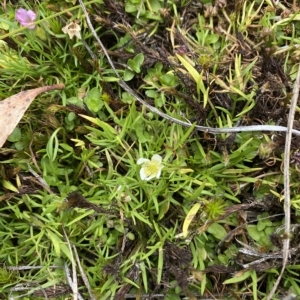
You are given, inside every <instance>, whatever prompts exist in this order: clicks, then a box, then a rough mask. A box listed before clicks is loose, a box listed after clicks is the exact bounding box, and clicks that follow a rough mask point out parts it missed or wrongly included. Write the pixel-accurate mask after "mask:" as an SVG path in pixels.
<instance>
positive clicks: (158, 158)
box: [151, 154, 162, 163]
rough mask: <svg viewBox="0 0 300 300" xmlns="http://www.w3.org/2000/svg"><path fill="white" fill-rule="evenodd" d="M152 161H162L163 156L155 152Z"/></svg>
mask: <svg viewBox="0 0 300 300" xmlns="http://www.w3.org/2000/svg"><path fill="white" fill-rule="evenodd" d="M151 160H152V161H157V162H159V163H161V161H162V157H161V156H160V155H159V154H154V155H153V156H152V158H151Z"/></svg>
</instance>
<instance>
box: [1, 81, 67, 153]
mask: <svg viewBox="0 0 300 300" xmlns="http://www.w3.org/2000/svg"><path fill="white" fill-rule="evenodd" d="M64 87H65V85H64V84H61V83H60V84H54V85H48V86H42V87H39V88H36V89H32V90H28V91H23V92H21V93H18V94H16V95H13V96H11V97H9V98H7V99H5V100H2V101H0V148H1V147H2V146H3V144H4V143H5V141H6V139H7V138H8V136H9V135H10V134H11V133H12V132H13V130H14V129H15V127H16V126H17V125H18V123H19V122H20V120H21V119H22V117H23V115H24V113H25V111H26V110H27V108H28V107H29V105H30V104H31V102H32V101H33V100H34V98H35V97H36V96H38V95H39V94H41V93H44V92H47V91H51V90H62V89H63V88H64Z"/></svg>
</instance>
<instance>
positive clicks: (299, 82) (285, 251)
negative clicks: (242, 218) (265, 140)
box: [266, 64, 300, 300]
mask: <svg viewBox="0 0 300 300" xmlns="http://www.w3.org/2000/svg"><path fill="white" fill-rule="evenodd" d="M299 88H300V64H299V66H298V74H297V78H296V81H295V85H294V89H293V97H292V100H291V107H290V112H289V119H288V127H287V133H286V140H285V148H284V171H283V174H284V215H285V218H284V231H285V235H286V237H285V239H284V240H283V247H282V269H281V272H280V274H279V276H278V278H277V280H276V282H275V284H274V286H273V288H272V290H271V292H270V293H269V295H268V297H267V299H266V300H271V299H272V298H273V296H274V294H275V292H276V290H277V287H278V285H279V283H280V280H281V278H282V276H283V272H284V270H285V267H286V265H287V261H288V258H289V247H290V239H289V234H290V231H291V212H290V206H291V195H290V152H291V139H292V127H293V123H294V116H295V110H296V106H297V101H298V98H299Z"/></svg>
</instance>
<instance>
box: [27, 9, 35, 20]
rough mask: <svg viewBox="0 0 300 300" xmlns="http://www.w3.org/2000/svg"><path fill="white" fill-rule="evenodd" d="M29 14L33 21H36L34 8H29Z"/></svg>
mask: <svg viewBox="0 0 300 300" xmlns="http://www.w3.org/2000/svg"><path fill="white" fill-rule="evenodd" d="M27 16H28V17H29V18H30V20H31V21H34V20H35V18H36V14H35V13H34V12H33V11H32V10H29V11H28V12H27Z"/></svg>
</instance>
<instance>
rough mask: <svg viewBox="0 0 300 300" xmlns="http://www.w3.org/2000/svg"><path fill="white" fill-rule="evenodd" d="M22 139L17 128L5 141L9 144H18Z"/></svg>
mask: <svg viewBox="0 0 300 300" xmlns="http://www.w3.org/2000/svg"><path fill="white" fill-rule="evenodd" d="M21 137H22V134H21V130H20V128H19V127H16V128H15V129H14V130H13V132H12V133H11V134H10V135H9V136H8V138H7V140H8V141H9V142H12V143H14V142H18V141H19V140H20V139H21Z"/></svg>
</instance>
